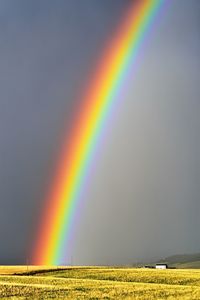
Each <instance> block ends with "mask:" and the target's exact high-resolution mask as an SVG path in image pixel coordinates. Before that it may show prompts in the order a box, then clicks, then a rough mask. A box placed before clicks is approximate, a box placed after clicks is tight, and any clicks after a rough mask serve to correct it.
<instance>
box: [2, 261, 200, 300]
mask: <svg viewBox="0 0 200 300" xmlns="http://www.w3.org/2000/svg"><path fill="white" fill-rule="evenodd" d="M16 273H17V274H18V275H13V274H16ZM0 274H1V275H0V298H1V299H51V298H54V299H93V300H94V299H138V300H139V299H143V300H144V299H145V300H148V299H149V300H150V299H158V300H159V299H169V300H172V299H183V300H191V299H196V300H199V299H200V270H178V269H177V270H170V269H168V270H155V269H128V268H106V267H105V268H103V267H73V268H72V267H70V268H64V267H63V268H59V269H54V270H52V269H50V268H48V267H43V268H42V269H41V267H28V272H27V267H24V266H19V267H0Z"/></svg>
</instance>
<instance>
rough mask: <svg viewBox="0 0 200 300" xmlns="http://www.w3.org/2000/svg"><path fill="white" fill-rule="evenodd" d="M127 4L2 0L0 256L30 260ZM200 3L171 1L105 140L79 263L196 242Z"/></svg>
mask: <svg viewBox="0 0 200 300" xmlns="http://www.w3.org/2000/svg"><path fill="white" fill-rule="evenodd" d="M129 3H130V1H129V0H127V1H124V0H101V1H99V0H84V1H80V0H67V1H66V0H57V1H54V0H42V1H39V0H29V1H27V0H0V70H1V72H0V240H1V241H3V243H1V245H0V264H3V263H11V264H12V263H25V261H26V259H27V258H29V252H30V247H31V246H30V245H31V244H32V243H33V242H34V235H35V230H36V227H37V223H38V220H39V217H40V213H41V207H42V204H43V201H44V199H45V195H46V192H47V188H48V186H49V184H50V182H51V178H52V177H53V171H54V168H55V166H56V162H57V156H58V152H59V149H60V145H61V142H62V139H63V136H66V137H67V132H70V129H71V127H72V126H73V123H72V116H73V114H74V112H75V111H76V108H77V107H78V105H79V103H80V100H81V95H82V91H83V89H84V87H85V85H86V83H87V82H88V80H89V78H90V77H91V76H92V72H93V69H94V66H95V63H96V61H97V60H98V58H99V57H100V55H101V53H102V50H103V49H104V47H105V45H106V42H107V41H108V39H109V37H110V36H112V34H113V33H114V32H115V29H116V28H117V26H118V25H119V20H120V18H121V16H122V15H123V13H124V11H125V10H126V9H127V7H128V5H129ZM199 28H200V1H198V0H190V1H188V0H176V1H170V5H168V6H166V10H165V11H164V14H162V17H161V18H160V20H159V21H157V22H156V26H154V28H153V31H152V33H151V36H150V37H149V39H148V42H147V43H146V44H145V48H144V51H143V53H142V57H141V59H140V66H139V69H138V71H137V75H136V76H134V77H133V76H132V75H130V76H129V77H130V78H129V79H128V82H127V84H126V87H127V88H126V93H125V94H124V96H123V99H122V101H121V102H120V104H119V107H118V108H117V112H115V113H114V116H113V119H112V126H110V128H109V130H108V133H107V134H106V135H105V137H104V141H103V143H102V145H101V149H100V151H99V156H98V161H97V162H96V163H95V165H94V171H93V176H92V180H91V181H90V184H89V186H88V189H87V191H86V192H85V194H84V196H83V199H82V203H83V204H82V211H81V214H80V217H79V218H78V222H77V223H76V226H75V227H74V231H75V233H74V247H73V252H72V253H71V254H70V258H69V257H68V258H67V259H68V260H70V259H71V256H72V257H73V263H76V264H107V263H109V264H126V263H131V262H133V261H135V260H141V259H154V258H157V257H163V256H166V255H170V254H174V253H186V252H196V251H200V239H199V233H198V231H199V230H198V229H199V226H200V197H199V195H200V159H199V153H200V139H199V131H200V118H199V113H200V100H199V95H200V82H199V78H200V29H199Z"/></svg>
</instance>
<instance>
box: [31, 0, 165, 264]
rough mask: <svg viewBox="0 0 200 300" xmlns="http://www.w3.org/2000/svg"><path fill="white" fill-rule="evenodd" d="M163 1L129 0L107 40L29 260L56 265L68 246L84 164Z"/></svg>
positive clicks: (62, 160)
mask: <svg viewBox="0 0 200 300" xmlns="http://www.w3.org/2000/svg"><path fill="white" fill-rule="evenodd" d="M163 2H164V0H137V1H133V3H132V4H131V6H130V7H129V10H128V12H127V13H126V15H125V18H124V20H123V22H122V23H121V24H120V26H119V29H118V31H117V33H116V35H115V36H114V38H113V39H112V41H110V43H109V45H108V48H107V49H106V51H105V53H104V54H103V56H102V59H101V61H100V63H99V65H98V67H97V71H96V73H95V74H96V75H95V76H94V77H93V79H92V80H91V82H90V86H89V87H88V91H87V93H86V95H85V97H84V99H83V105H82V107H81V108H82V109H81V111H80V113H79V115H78V118H77V120H78V122H76V123H77V125H76V126H75V127H74V130H73V131H72V133H71V135H70V138H69V140H70V142H67V143H66V145H65V147H64V150H63V152H62V155H61V157H60V159H59V166H58V172H57V173H56V178H55V182H54V184H53V189H51V191H50V196H49V197H48V199H47V202H46V203H47V205H46V206H45V210H44V214H43V218H42V223H41V226H40V229H39V232H38V237H37V241H36V247H35V249H34V253H33V262H34V263H35V264H43V265H59V264H61V263H62V261H63V256H64V255H65V254H64V252H66V251H67V247H68V245H67V241H68V237H69V235H70V230H71V229H70V228H71V226H72V223H73V219H74V216H75V211H76V207H77V203H78V201H80V198H81V190H82V187H83V183H84V182H85V177H86V174H87V170H88V165H89V163H90V161H91V157H92V156H93V153H94V151H95V146H96V145H97V143H98V141H99V139H100V136H101V135H102V132H103V131H104V130H103V129H104V127H105V123H106V120H107V117H108V115H109V114H110V112H111V111H112V106H113V104H114V102H115V100H116V97H117V95H118V93H119V89H120V88H121V86H122V84H123V82H124V79H125V77H126V75H127V73H128V70H129V66H130V64H133V62H134V61H135V60H136V59H137V54H138V50H139V49H140V46H141V44H142V42H143V40H144V37H145V35H146V33H147V31H148V29H149V28H150V25H151V23H152V21H153V20H154V17H155V15H156V13H157V12H158V10H159V8H160V6H161V4H162V3H163Z"/></svg>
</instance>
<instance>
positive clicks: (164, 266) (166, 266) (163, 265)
mask: <svg viewBox="0 0 200 300" xmlns="http://www.w3.org/2000/svg"><path fill="white" fill-rule="evenodd" d="M167 268H168V265H167V264H156V269H161V270H164V269H167Z"/></svg>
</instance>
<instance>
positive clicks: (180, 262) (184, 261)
mask: <svg viewBox="0 0 200 300" xmlns="http://www.w3.org/2000/svg"><path fill="white" fill-rule="evenodd" d="M158 262H159V263H167V264H168V265H169V266H171V267H176V268H180V269H200V253H195V254H177V255H172V256H169V257H166V258H164V259H161V260H160V261H158Z"/></svg>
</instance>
